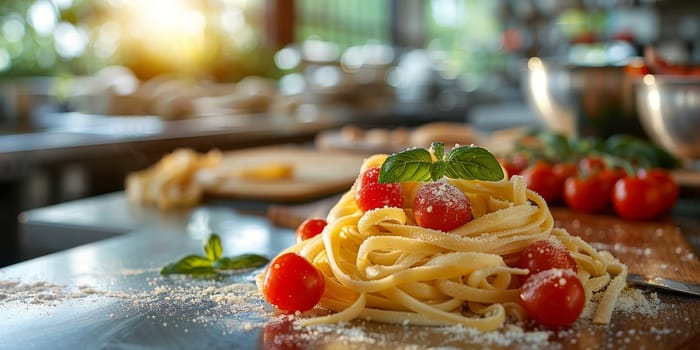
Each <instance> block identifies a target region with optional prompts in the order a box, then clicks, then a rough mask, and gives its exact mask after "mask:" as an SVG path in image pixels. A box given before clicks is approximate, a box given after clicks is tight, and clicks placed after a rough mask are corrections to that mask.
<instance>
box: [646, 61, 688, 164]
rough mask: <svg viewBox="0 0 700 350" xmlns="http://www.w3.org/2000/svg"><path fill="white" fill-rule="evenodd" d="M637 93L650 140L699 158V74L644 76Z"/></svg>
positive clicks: (673, 150) (675, 153) (682, 154)
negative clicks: (695, 75) (688, 75)
mask: <svg viewBox="0 0 700 350" xmlns="http://www.w3.org/2000/svg"><path fill="white" fill-rule="evenodd" d="M636 95H637V109H638V110H639V119H640V121H641V124H642V126H643V127H644V130H645V131H646V132H647V134H648V135H649V137H650V138H651V139H652V141H654V142H655V143H656V144H657V145H659V146H661V147H663V148H665V149H666V150H668V151H669V152H671V153H672V154H674V155H676V156H678V157H681V158H686V159H700V77H671V76H660V75H646V76H644V78H643V79H642V81H641V82H640V83H639V84H638V85H637V86H636Z"/></svg>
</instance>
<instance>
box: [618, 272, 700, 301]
mask: <svg viewBox="0 0 700 350" xmlns="http://www.w3.org/2000/svg"><path fill="white" fill-rule="evenodd" d="M627 283H628V284H632V285H637V286H646V287H652V288H656V289H662V290H666V291H671V292H676V293H683V294H687V295H693V296H696V297H700V285H698V284H695V283H691V282H681V281H674V280H671V279H668V278H663V277H656V276H645V275H640V274H634V273H630V274H628V275H627Z"/></svg>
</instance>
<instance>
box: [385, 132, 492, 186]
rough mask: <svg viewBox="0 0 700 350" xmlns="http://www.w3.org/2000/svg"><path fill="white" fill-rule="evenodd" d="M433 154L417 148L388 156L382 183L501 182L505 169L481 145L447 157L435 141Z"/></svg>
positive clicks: (441, 144) (458, 149)
mask: <svg viewBox="0 0 700 350" xmlns="http://www.w3.org/2000/svg"><path fill="white" fill-rule="evenodd" d="M430 147H431V149H432V150H433V154H434V155H435V158H436V160H435V161H433V158H432V156H431V154H430V151H428V150H426V149H424V148H414V149H409V150H405V151H401V152H398V153H395V154H392V155H391V156H389V157H388V158H387V159H386V160H385V161H384V163H383V164H382V167H381V168H380V171H379V182H380V183H390V182H403V181H430V180H432V181H436V180H439V179H441V178H442V177H443V176H447V177H451V178H453V179H464V180H482V181H499V180H502V179H503V177H504V173H503V168H501V165H500V163H499V162H498V160H497V159H496V157H495V156H494V155H493V154H491V152H489V151H488V150H486V149H485V148H482V147H478V146H462V147H455V148H453V149H452V150H451V151H450V152H448V153H447V154H445V145H444V144H443V143H442V142H433V143H432V145H431V146H430Z"/></svg>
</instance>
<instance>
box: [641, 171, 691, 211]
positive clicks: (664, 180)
mask: <svg viewBox="0 0 700 350" xmlns="http://www.w3.org/2000/svg"><path fill="white" fill-rule="evenodd" d="M637 177H639V178H640V179H642V180H645V181H647V182H649V183H651V184H652V185H653V186H654V187H656V188H658V189H659V191H660V193H661V209H660V211H661V212H666V211H668V210H670V209H671V208H672V207H673V205H674V204H676V200H678V196H679V195H680V189H679V187H678V184H677V183H676V181H675V180H674V179H673V177H671V174H670V173H669V172H668V171H665V170H662V169H640V170H639V171H638V172H637Z"/></svg>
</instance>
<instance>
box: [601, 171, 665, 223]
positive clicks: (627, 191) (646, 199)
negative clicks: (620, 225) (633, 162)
mask: <svg viewBox="0 0 700 350" xmlns="http://www.w3.org/2000/svg"><path fill="white" fill-rule="evenodd" d="M663 200H664V198H663V195H662V193H661V189H659V188H658V187H656V186H655V185H654V184H653V183H652V182H650V181H647V180H644V179H640V178H639V177H637V176H626V177H624V178H622V179H620V180H617V182H615V187H614V188H613V194H612V203H613V208H614V209H615V213H617V215H618V216H620V217H621V218H623V219H628V220H649V219H652V218H654V217H656V216H657V215H659V214H660V213H661V210H662V209H663Z"/></svg>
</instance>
